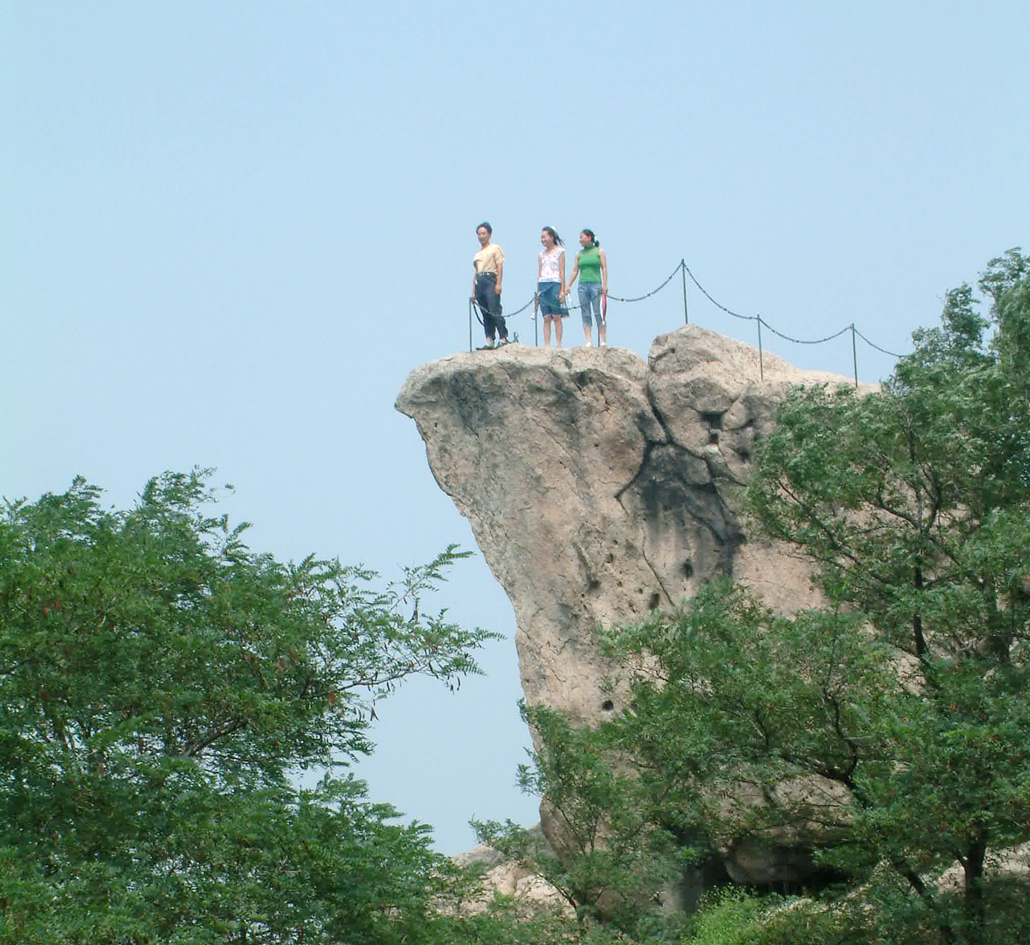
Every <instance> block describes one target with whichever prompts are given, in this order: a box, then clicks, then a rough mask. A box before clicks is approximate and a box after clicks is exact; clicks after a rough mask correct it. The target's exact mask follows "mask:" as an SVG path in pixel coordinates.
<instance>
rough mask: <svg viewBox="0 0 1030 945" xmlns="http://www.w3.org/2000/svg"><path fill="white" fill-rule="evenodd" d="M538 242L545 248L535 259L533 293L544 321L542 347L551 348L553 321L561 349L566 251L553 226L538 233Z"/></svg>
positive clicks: (546, 227)
mask: <svg viewBox="0 0 1030 945" xmlns="http://www.w3.org/2000/svg"><path fill="white" fill-rule="evenodd" d="M540 242H541V244H542V245H543V247H544V248H543V249H542V250H541V251H540V254H539V255H538V256H537V267H536V290H537V298H538V299H539V300H540V314H541V315H542V316H543V318H544V347H545V348H548V347H550V344H551V322H554V335H555V341H556V342H557V347H559V348H560V347H561V335H562V324H561V320H562V318H564V317H566V316H568V314H569V313H568V312H567V311H563V310H562V302H564V301H565V248H564V246H563V245H562V241H561V237H560V236H559V235H558V234H557V233H556V232H555V230H554V227H553V226H545V227H544V228H543V230H541V231H540Z"/></svg>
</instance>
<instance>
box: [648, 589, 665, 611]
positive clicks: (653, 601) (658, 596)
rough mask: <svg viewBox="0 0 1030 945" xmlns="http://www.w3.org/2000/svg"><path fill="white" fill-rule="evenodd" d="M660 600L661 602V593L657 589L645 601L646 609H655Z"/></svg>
mask: <svg viewBox="0 0 1030 945" xmlns="http://www.w3.org/2000/svg"><path fill="white" fill-rule="evenodd" d="M661 602H662V595H661V594H659V593H658V591H655V592H654V593H653V594H652V595H651V599H650V600H649V601H648V602H647V609H648V610H657V609H658V605H659V604H660V603H661Z"/></svg>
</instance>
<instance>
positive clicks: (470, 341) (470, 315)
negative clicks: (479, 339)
mask: <svg viewBox="0 0 1030 945" xmlns="http://www.w3.org/2000/svg"><path fill="white" fill-rule="evenodd" d="M471 350H472V299H469V351H471Z"/></svg>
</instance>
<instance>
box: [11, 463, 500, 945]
mask: <svg viewBox="0 0 1030 945" xmlns="http://www.w3.org/2000/svg"><path fill="white" fill-rule="evenodd" d="M207 480H208V474H207V473H205V472H194V473H192V474H188V475H183V474H166V475H164V476H163V477H161V478H159V479H154V480H152V481H151V482H150V483H148V484H147V486H146V488H145V489H144V491H143V493H142V494H141V496H140V499H139V501H138V503H137V504H136V506H135V507H134V508H133V509H131V510H128V511H114V510H104V509H102V508H101V506H100V502H99V496H100V493H99V490H98V489H96V488H94V487H92V486H89V485H87V484H86V483H85V482H84V481H82V480H76V481H75V483H74V484H73V486H72V488H71V489H70V490H69V491H68V492H67V493H65V494H64V495H45V496H43V498H42V499H40V500H39V501H38V502H36V503H26V502H20V503H13V504H9V505H8V506H7V508H6V513H5V515H4V517H3V519H2V521H0V811H2V813H0V911H2V914H3V916H4V922H3V926H2V929H0V942H11V943H14V942H18V943H20V945H25V943H31V942H69V943H71V942H89V943H102V942H125V941H138V942H146V941H150V942H157V941H160V942H169V943H172V942H174V943H202V942H203V943H207V942H212V943H214V942H219V943H221V942H226V943H228V942H240V943H242V942H248V943H259V942H300V941H303V942H306V943H310V942H319V941H326V942H329V941H343V940H347V941H352V942H359V941H360V942H367V943H379V942H382V943H386V942H394V941H402V940H404V941H408V942H417V941H420V940H428V939H427V938H426V937H427V936H428V935H429V934H430V932H431V928H430V926H431V925H432V922H431V914H432V913H433V910H432V909H431V908H430V906H431V902H432V899H433V897H434V896H436V895H439V894H441V889H442V884H444V883H445V881H447V880H446V874H447V871H446V870H445V869H443V867H442V865H441V858H440V857H439V856H438V855H436V854H434V853H432V851H431V850H430V847H429V836H428V829H427V828H425V827H424V826H422V825H418V824H412V825H410V826H407V827H405V826H399V825H395V824H393V823H392V821H394V820H395V819H396V818H397V814H396V812H395V811H394V810H393V809H392V808H390V807H388V806H385V805H373V804H370V803H369V802H368V801H367V799H366V798H365V796H364V787H363V785H362V784H361V782H358V781H354V780H352V779H346V780H343V781H338V780H333V779H332V777H331V776H328V775H327V777H326V779H325V780H324V781H323V783H322V785H321V786H320V787H319V789H318V790H316V791H298V790H297V789H296V788H295V787H293V785H292V783H291V780H290V775H291V774H292V773H295V772H296V771H298V770H301V769H304V768H306V767H309V766H312V765H320V766H327V767H328V766H332V765H333V764H337V763H341V762H346V760H347V759H348V758H353V757H355V756H357V755H359V754H361V753H365V752H368V751H369V750H370V747H371V745H370V742H369V740H368V736H367V732H368V725H369V722H370V719H371V717H373V716H374V714H375V705H376V700H378V699H381V698H382V697H383V696H385V695H387V694H388V693H389V691H390V690H391V689H392V688H393V687H394V686H395V685H397V684H398V683H399V682H400V681H401V680H403V679H404V678H406V677H408V676H411V675H413V674H426V675H431V676H434V677H436V678H438V679H440V680H442V681H443V682H445V683H446V684H447V685H449V686H452V687H456V686H457V685H458V684H459V682H460V679H461V677H462V676H464V675H466V674H468V673H476V672H478V671H479V670H478V667H477V665H476V663H475V661H474V659H473V655H472V654H473V652H474V651H475V649H476V648H478V647H479V646H481V645H482V644H483V643H484V642H485V641H487V640H488V639H490V638H491V637H492V636H493V635H492V634H489V633H486V632H484V631H480V630H475V631H465V630H462V629H460V628H458V627H456V626H454V625H453V624H451V623H449V622H447V620H446V614H445V613H443V612H441V613H439V614H437V615H429V616H426V615H424V614H422V615H420V612H419V600H420V598H421V597H422V596H423V595H424V594H425V593H426V592H427V591H429V590H431V589H432V588H433V587H434V586H435V585H436V584H437V583H438V582H439V581H440V580H441V579H442V577H443V572H444V571H445V569H446V568H447V567H448V566H449V565H450V564H452V563H453V562H454V561H455V560H456V559H457V558H459V557H461V555H459V554H457V553H455V551H454V549H453V548H449V549H448V550H447V551H446V552H444V553H443V554H442V555H440V556H439V557H438V558H437V559H436V560H435V561H433V562H431V563H430V564H429V565H427V566H424V567H420V568H412V569H409V570H407V571H406V572H405V577H404V581H403V582H402V583H401V584H400V585H399V586H391V587H389V588H387V589H386V590H385V591H378V590H374V589H373V588H372V587H371V584H370V582H371V581H372V579H373V578H374V575H373V574H372V573H371V572H368V571H365V570H362V569H357V568H348V567H344V566H342V565H341V564H340V563H339V562H337V561H325V560H318V559H315V558H313V557H309V558H307V559H305V560H304V561H302V562H301V563H299V564H281V563H279V562H277V561H275V560H274V559H273V558H272V557H271V556H269V555H258V554H254V553H252V552H251V551H249V550H248V549H247V547H246V546H245V545H244V544H243V541H242V538H241V536H242V533H243V531H244V529H245V527H246V526H245V525H244V526H239V527H236V528H230V527H229V524H228V520H227V518H226V517H225V516H221V517H211V516H210V515H208V514H206V513H205V507H206V506H208V505H209V504H210V503H211V502H212V501H213V500H214V495H213V493H212V492H211V490H210V489H209V488H208V486H207ZM401 608H404V609H405V610H406V611H407V610H408V608H410V609H411V616H410V617H408V616H404V615H403V614H402V613H401V612H400V610H401Z"/></svg>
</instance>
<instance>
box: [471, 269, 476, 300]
mask: <svg viewBox="0 0 1030 945" xmlns="http://www.w3.org/2000/svg"><path fill="white" fill-rule="evenodd" d="M475 300H476V264H475V262H474V261H473V263H472V294H471V295H470V296H469V301H470V302H475Z"/></svg>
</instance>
